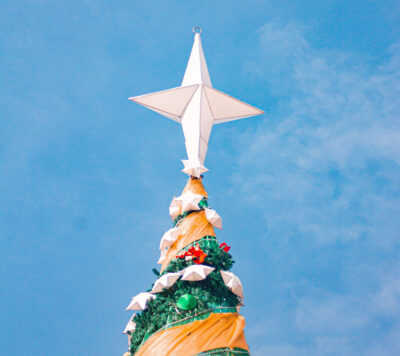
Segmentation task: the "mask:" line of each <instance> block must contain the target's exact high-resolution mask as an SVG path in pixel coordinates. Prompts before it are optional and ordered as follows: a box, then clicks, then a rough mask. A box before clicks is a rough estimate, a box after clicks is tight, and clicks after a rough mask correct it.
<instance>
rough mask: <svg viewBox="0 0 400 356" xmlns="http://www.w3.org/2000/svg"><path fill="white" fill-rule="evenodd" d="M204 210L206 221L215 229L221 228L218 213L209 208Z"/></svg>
mask: <svg viewBox="0 0 400 356" xmlns="http://www.w3.org/2000/svg"><path fill="white" fill-rule="evenodd" d="M204 210H205V211H206V218H207V220H208V222H209V223H210V224H211V225H212V226H214V227H216V228H217V229H222V219H221V217H220V216H219V215H218V213H217V212H216V211H215V210H213V209H209V208H205V209H204Z"/></svg>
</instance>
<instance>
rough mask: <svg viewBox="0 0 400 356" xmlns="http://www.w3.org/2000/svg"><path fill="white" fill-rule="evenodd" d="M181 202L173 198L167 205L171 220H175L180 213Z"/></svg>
mask: <svg viewBox="0 0 400 356" xmlns="http://www.w3.org/2000/svg"><path fill="white" fill-rule="evenodd" d="M181 206H182V202H181V201H180V200H178V199H177V198H176V197H173V199H172V201H171V204H170V205H169V216H170V217H171V219H172V220H175V219H176V218H177V217H178V215H179V213H180V211H181Z"/></svg>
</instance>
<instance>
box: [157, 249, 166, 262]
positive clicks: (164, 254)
mask: <svg viewBox="0 0 400 356" xmlns="http://www.w3.org/2000/svg"><path fill="white" fill-rule="evenodd" d="M166 256H167V250H166V249H164V250H161V253H160V258H159V259H158V261H157V264H159V265H161V264H162V263H163V262H164V260H165V257H166Z"/></svg>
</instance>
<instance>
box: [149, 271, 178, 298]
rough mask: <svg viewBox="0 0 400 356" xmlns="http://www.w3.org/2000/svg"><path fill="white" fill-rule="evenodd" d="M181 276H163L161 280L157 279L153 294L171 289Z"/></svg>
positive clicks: (172, 274) (167, 274)
mask: <svg viewBox="0 0 400 356" xmlns="http://www.w3.org/2000/svg"><path fill="white" fill-rule="evenodd" d="M180 276H181V274H180V273H166V274H164V275H163V276H161V277H160V278H159V279H157V280H156V281H155V283H154V286H153V289H152V290H151V293H160V292H162V291H163V289H164V288H165V289H169V288H171V287H172V286H173V285H174V284H175V282H176V281H177V280H178V278H179V277H180Z"/></svg>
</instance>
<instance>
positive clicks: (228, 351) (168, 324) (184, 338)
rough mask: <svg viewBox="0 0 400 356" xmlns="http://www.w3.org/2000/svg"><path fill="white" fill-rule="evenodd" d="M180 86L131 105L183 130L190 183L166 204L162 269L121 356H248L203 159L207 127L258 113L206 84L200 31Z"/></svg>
mask: <svg viewBox="0 0 400 356" xmlns="http://www.w3.org/2000/svg"><path fill="white" fill-rule="evenodd" d="M194 32H195V38H194V44H193V48H192V52H191V55H190V58H189V63H188V66H187V69H186V72H185V76H184V79H183V82H182V85H181V86H180V87H177V88H173V89H169V90H165V91H161V92H157V93H152V94H147V95H142V96H139V97H135V98H131V100H133V101H135V102H137V103H139V104H141V105H144V106H146V107H148V108H149V109H151V110H154V111H156V112H158V113H160V114H162V115H164V116H166V117H168V118H170V119H173V120H175V121H177V122H179V123H181V124H182V128H183V132H184V135H185V139H186V151H187V154H188V159H187V160H185V161H183V163H184V169H183V172H185V173H187V174H188V175H189V176H190V178H189V180H188V183H187V185H186V187H185V189H184V190H183V192H182V194H181V195H180V196H178V197H174V198H173V199H172V202H171V205H170V207H169V213H170V216H171V218H172V220H173V226H172V227H171V228H170V229H169V230H168V231H167V232H166V233H165V234H164V235H163V236H162V238H161V241H160V246H159V248H160V259H159V261H158V263H159V264H161V269H160V271H158V270H157V269H153V271H154V273H155V275H156V280H155V282H154V283H153V285H152V286H151V287H150V288H149V289H148V290H147V291H146V292H142V293H139V294H138V295H136V296H135V297H133V298H132V301H131V303H130V304H129V306H128V308H127V310H134V311H135V312H136V313H135V314H134V315H133V316H132V317H131V319H130V320H129V322H128V325H127V326H126V328H125V331H124V333H126V334H127V335H128V337H129V352H128V353H126V355H135V356H139V355H143V356H144V355H153V356H154V355H174V356H181V355H182V356H186V355H187V356H189V355H249V348H248V345H247V343H246V339H245V336H244V331H243V330H244V326H245V321H244V318H243V316H241V315H239V309H240V307H241V306H242V305H243V289H242V284H241V282H240V279H239V278H238V277H237V276H236V275H234V274H233V273H232V272H230V269H231V268H232V265H233V263H234V261H233V259H232V256H231V254H230V253H229V251H230V247H229V246H228V245H227V244H226V243H220V242H219V241H218V239H217V237H216V234H215V230H214V228H220V229H221V228H222V221H221V218H220V216H219V215H218V213H217V212H216V211H215V210H213V209H211V208H210V207H209V205H208V199H207V193H206V191H205V189H204V187H203V184H202V175H201V174H202V173H204V172H205V171H207V169H206V168H205V167H204V160H205V156H206V153H207V148H208V140H209V137H210V133H211V128H212V126H213V124H216V123H222V122H227V121H231V120H236V119H241V118H244V117H249V116H254V115H258V114H261V113H262V111H261V110H259V109H257V108H255V107H253V106H250V105H248V104H246V103H244V102H241V101H239V100H237V99H235V98H232V97H230V96H229V95H227V94H225V93H222V92H220V91H218V90H216V89H214V88H212V86H211V80H210V77H209V74H208V69H207V64H206V61H205V57H204V53H203V49H202V46H201V40H200V32H201V30H200V29H199V28H195V29H194Z"/></svg>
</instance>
